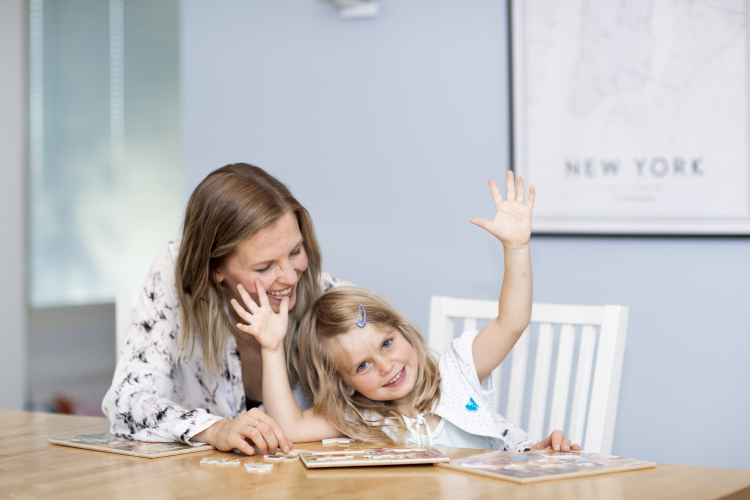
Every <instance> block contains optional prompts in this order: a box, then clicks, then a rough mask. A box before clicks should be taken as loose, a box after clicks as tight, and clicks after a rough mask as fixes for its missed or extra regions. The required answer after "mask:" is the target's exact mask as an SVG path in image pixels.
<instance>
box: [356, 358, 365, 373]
mask: <svg viewBox="0 0 750 500" xmlns="http://www.w3.org/2000/svg"><path fill="white" fill-rule="evenodd" d="M365 368H367V361H363V362H362V364H361V365H359V366H358V367H357V373H359V372H361V371H362V370H364V369H365Z"/></svg>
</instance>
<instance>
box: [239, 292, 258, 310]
mask: <svg viewBox="0 0 750 500" xmlns="http://www.w3.org/2000/svg"><path fill="white" fill-rule="evenodd" d="M237 291H238V292H240V297H242V301H243V302H244V303H245V305H246V306H247V308H248V309H250V312H251V313H253V314H255V312H256V311H257V310H258V304H256V303H255V301H254V300H253V298H252V297H251V296H250V294H249V293H247V290H245V287H244V286H242V285H237Z"/></svg>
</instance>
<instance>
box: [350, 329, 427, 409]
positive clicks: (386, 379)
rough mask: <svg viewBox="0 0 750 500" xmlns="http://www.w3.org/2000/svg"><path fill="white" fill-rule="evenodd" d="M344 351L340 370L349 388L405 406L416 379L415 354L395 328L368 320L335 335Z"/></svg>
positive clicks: (376, 399)
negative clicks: (363, 324)
mask: <svg viewBox="0 0 750 500" xmlns="http://www.w3.org/2000/svg"><path fill="white" fill-rule="evenodd" d="M336 341H337V342H338V343H339V346H340V347H341V349H342V350H343V351H344V355H342V356H341V365H340V367H341V369H340V372H341V373H342V376H343V378H344V382H346V384H347V385H348V386H349V388H350V394H353V393H354V391H356V392H359V393H360V394H362V395H363V396H364V397H366V398H368V399H371V400H373V401H393V402H394V403H395V404H396V406H397V407H399V408H401V407H403V408H404V409H405V408H408V405H409V398H408V396H409V395H410V394H411V391H412V390H413V389H414V385H415V383H416V379H417V365H418V358H417V353H416V351H415V350H414V348H413V347H412V345H411V344H410V343H409V342H408V341H407V340H406V339H405V338H404V336H403V335H402V334H401V332H399V331H398V330H392V329H389V328H385V327H379V326H376V325H373V324H371V323H368V324H367V325H365V327H364V328H359V327H354V328H352V329H351V330H349V331H348V332H347V333H345V334H343V335H340V336H338V337H336Z"/></svg>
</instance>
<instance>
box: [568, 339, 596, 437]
mask: <svg viewBox="0 0 750 500" xmlns="http://www.w3.org/2000/svg"><path fill="white" fill-rule="evenodd" d="M595 341H596V328H595V327H593V326H584V327H583V331H582V332H581V346H580V348H579V351H578V369H577V370H576V386H575V390H574V391H573V407H572V408H571V411H570V432H569V433H568V435H569V436H570V441H571V442H573V443H579V444H582V443H583V425H584V423H585V422H586V407H587V406H588V401H589V385H590V383H591V367H592V366H593V363H594V342H595Z"/></svg>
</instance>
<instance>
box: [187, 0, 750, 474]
mask: <svg viewBox="0 0 750 500" xmlns="http://www.w3.org/2000/svg"><path fill="white" fill-rule="evenodd" d="M382 4H383V5H382V15H381V16H380V17H379V18H378V19H374V20H367V21H343V20H340V19H339V18H338V17H337V15H336V13H335V10H334V9H333V8H332V7H330V6H327V5H325V4H323V3H322V2H318V1H314V0H304V1H301V0H274V1H273V2H268V1H261V0H252V1H249V0H221V1H216V2H210V3H207V2H203V1H201V0H183V3H182V7H183V10H182V21H183V22H182V29H183V32H182V63H183V68H182V72H183V126H184V132H183V133H184V148H185V149H184V158H185V169H186V171H185V178H186V185H185V193H186V196H188V195H189V193H190V192H191V191H192V189H193V188H194V187H195V185H196V184H197V183H198V182H199V181H200V180H201V179H202V178H203V177H204V176H205V175H206V174H207V173H208V172H210V171H211V170H213V169H215V168H217V167H219V166H222V165H224V164H226V163H231V162H237V161H244V162H250V163H254V164H256V165H259V166H261V167H263V168H265V169H267V170H268V171H270V172H271V173H272V174H274V175H276V176H278V177H279V178H280V179H282V180H283V181H284V182H286V183H287V184H288V185H289V186H290V187H291V189H292V191H293V192H294V193H295V194H296V196H297V197H298V198H299V199H300V201H301V202H302V203H303V204H305V205H306V206H307V207H308V208H309V209H310V210H311V212H312V214H313V217H314V220H315V223H316V227H317V231H318V236H319V238H320V241H321V245H322V248H323V254H324V266H325V268H326V269H327V270H329V271H331V272H334V273H336V274H339V275H340V276H342V277H344V278H346V279H349V280H352V281H354V282H355V283H357V284H358V285H361V286H364V287H367V288H370V289H372V290H375V291H377V292H379V293H382V294H383V295H385V296H386V297H388V298H389V299H391V300H392V302H394V303H395V304H396V306H397V307H398V308H399V309H400V310H401V311H402V312H403V313H404V314H405V315H406V316H407V317H409V318H411V319H412V320H413V321H414V322H415V323H417V325H418V326H420V327H421V328H422V329H423V330H426V327H427V317H428V309H429V297H430V296H431V295H453V296H458V297H469V298H485V299H492V298H495V297H497V294H498V292H499V288H500V283H501V279H502V271H503V265H502V252H501V248H500V245H499V243H497V242H496V241H495V240H493V238H491V237H490V236H489V235H487V234H484V233H483V232H482V231H481V230H479V229H478V228H475V227H473V226H472V225H471V224H469V222H468V220H469V218H470V217H473V216H485V217H487V216H491V215H492V214H493V212H492V203H491V200H490V197H489V193H488V190H487V187H486V180H487V179H488V178H489V177H491V176H494V177H495V178H502V176H503V175H504V172H505V170H506V168H507V166H508V161H507V158H508V144H509V129H508V122H509V117H508V106H507V101H508V84H507V82H508V60H507V57H506V55H507V51H508V46H507V35H508V33H507V29H506V5H505V2H504V1H501V0H474V1H472V2H456V1H455V0H398V1H396V0H383V1H382ZM539 196H544V189H543V187H540V189H539ZM532 245H533V250H532V253H533V262H534V275H535V297H534V298H535V301H537V302H557V303H579V304H623V305H628V306H630V308H631V310H630V325H629V332H628V340H627V346H626V354H625V365H624V369H623V380H622V389H621V396H620V405H619V412H618V421H617V428H616V434H615V442H614V452H615V453H617V454H621V455H625V456H632V457H637V458H643V459H651V460H658V461H663V462H671V463H683V464H696V465H711V466H721V467H738V468H739V467H742V468H750V458H748V455H747V453H746V451H745V450H746V449H747V448H748V446H750V437H748V433H747V432H745V428H744V425H743V424H744V423H745V422H746V421H747V417H746V416H747V415H748V414H750V398H749V397H748V396H749V395H750V394H748V392H750V391H749V390H748V383H747V381H748V380H750V363H747V362H745V361H744V359H743V358H744V357H745V355H746V353H747V352H750V349H749V348H750V336H749V335H748V333H750V327H748V324H747V321H745V320H744V318H743V317H742V315H741V312H740V310H741V308H742V306H744V304H745V303H747V302H748V298H750V293H749V292H750V285H749V284H748V283H750V279H748V278H750V264H748V258H747V255H750V241H748V239H746V238H737V239H721V238H713V239H709V238H705V239H696V238H692V239H691V238H595V237H550V236H547V237H538V236H535V237H534V238H533V243H532Z"/></svg>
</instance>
